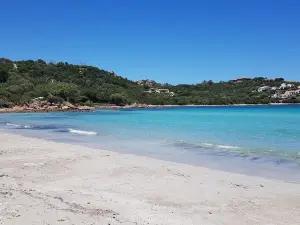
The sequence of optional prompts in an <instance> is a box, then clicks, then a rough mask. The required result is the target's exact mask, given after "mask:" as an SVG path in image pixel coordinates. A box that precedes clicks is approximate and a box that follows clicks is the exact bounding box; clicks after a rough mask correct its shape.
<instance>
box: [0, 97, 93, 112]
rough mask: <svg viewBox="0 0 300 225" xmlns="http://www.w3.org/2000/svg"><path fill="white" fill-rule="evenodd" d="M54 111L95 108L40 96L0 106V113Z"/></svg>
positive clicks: (91, 109)
mask: <svg viewBox="0 0 300 225" xmlns="http://www.w3.org/2000/svg"><path fill="white" fill-rule="evenodd" d="M54 111H95V108H94V107H90V106H86V105H73V104H71V103H69V102H64V103H53V102H49V101H47V100H45V99H44V98H42V97H39V98H35V99H32V100H31V101H30V102H29V103H27V104H24V105H15V106H11V107H8V108H0V113H9V112H16V113H18V112H54Z"/></svg>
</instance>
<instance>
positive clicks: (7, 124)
mask: <svg viewBox="0 0 300 225" xmlns="http://www.w3.org/2000/svg"><path fill="white" fill-rule="evenodd" d="M6 126H12V127H19V126H20V125H18V124H13V123H6Z"/></svg>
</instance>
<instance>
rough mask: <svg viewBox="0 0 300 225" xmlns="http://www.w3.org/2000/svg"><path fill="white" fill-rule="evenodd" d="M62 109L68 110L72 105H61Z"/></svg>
mask: <svg viewBox="0 0 300 225" xmlns="http://www.w3.org/2000/svg"><path fill="white" fill-rule="evenodd" d="M61 109H62V110H68V109H70V107H69V106H66V105H65V106H63V107H61Z"/></svg>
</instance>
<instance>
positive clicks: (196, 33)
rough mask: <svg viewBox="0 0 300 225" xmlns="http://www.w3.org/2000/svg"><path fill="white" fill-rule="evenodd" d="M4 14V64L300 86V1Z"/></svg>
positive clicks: (131, 0)
mask: <svg viewBox="0 0 300 225" xmlns="http://www.w3.org/2000/svg"><path fill="white" fill-rule="evenodd" d="M1 9H2V10H1V14H0V19H1V26H0V27H1V28H0V29H1V32H0V53H1V54H0V57H7V58H11V59H13V60H21V59H38V58H42V59H45V60H47V61H50V60H51V61H56V62H58V61H67V62H70V63H83V64H89V65H94V66H98V67H100V68H102V69H106V70H109V71H114V72H116V73H117V74H118V75H121V76H124V77H127V78H129V79H132V80H138V79H145V78H150V79H154V80H157V81H160V82H169V83H173V84H176V83H199V82H201V81H202V80H209V79H212V80H216V81H218V80H228V79H231V78H235V77H240V76H248V77H255V76H264V77H285V78H286V79H290V80H296V79H298V80H300V15H299V12H300V1H298V0H281V1H279V0H226V1H224V0H219V1H217V0H202V1H201V0H198V1H192V0H172V1H171V0H127V1H124V0H109V1H107V0H105V1H104V0H103V1H101V0H98V1H96V0H89V1H88V0H87V1H82V0H81V1H76V0H72V1H71V0H64V1H62V0H52V1H33V0H27V1H24V0H14V1H2V2H1Z"/></svg>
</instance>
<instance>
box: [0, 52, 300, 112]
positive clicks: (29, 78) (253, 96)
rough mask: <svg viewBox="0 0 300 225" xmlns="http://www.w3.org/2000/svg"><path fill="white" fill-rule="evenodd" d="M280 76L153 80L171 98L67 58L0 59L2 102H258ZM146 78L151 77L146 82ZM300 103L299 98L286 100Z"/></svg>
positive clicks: (267, 99)
mask: <svg viewBox="0 0 300 225" xmlns="http://www.w3.org/2000/svg"><path fill="white" fill-rule="evenodd" d="M282 82H283V79H282V78H278V79H276V80H273V81H269V80H266V79H264V78H254V79H252V80H247V81H243V82H241V83H233V82H218V83H214V82H212V81H203V82H202V83H200V84H195V85H187V84H181V85H175V86H174V85H169V84H158V83H155V88H166V89H169V90H170V91H172V92H174V93H175V95H174V96H173V97H172V96H170V95H168V94H162V93H146V92H145V91H146V90H148V89H149V88H150V87H149V85H141V84H138V83H136V82H133V81H130V80H128V79H126V78H122V77H120V76H117V75H116V74H115V73H114V72H107V71H104V70H102V69H99V68H96V67H93V66H86V65H72V64H68V63H66V62H59V63H46V62H45V61H43V60H41V59H39V60H37V61H33V60H26V61H12V60H9V59H5V58H1V59H0V107H8V106H10V105H11V104H12V103H13V104H24V103H27V102H28V101H29V100H30V99H33V98H36V97H45V98H47V99H48V101H50V102H54V103H58V102H62V101H69V102H71V103H77V104H88V105H91V104H108V103H109V104H116V105H126V104H131V103H143V104H153V105H164V104H170V105H171V104H176V105H177V104H179V105H186V104H199V105H216V104H217V105H228V104H259V103H270V102H272V101H274V100H272V99H271V98H270V96H271V93H269V92H257V88H258V87H260V86H264V85H270V86H279V85H280V84H281V83H282ZM148 83H149V82H148ZM295 84H297V85H300V84H299V83H295ZM287 101H288V102H300V99H299V98H293V99H290V100H287Z"/></svg>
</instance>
